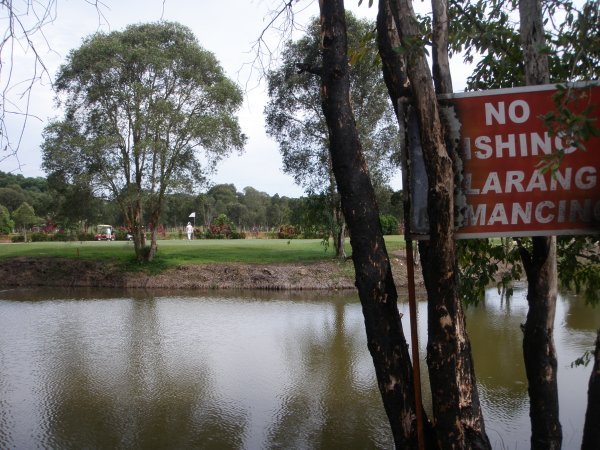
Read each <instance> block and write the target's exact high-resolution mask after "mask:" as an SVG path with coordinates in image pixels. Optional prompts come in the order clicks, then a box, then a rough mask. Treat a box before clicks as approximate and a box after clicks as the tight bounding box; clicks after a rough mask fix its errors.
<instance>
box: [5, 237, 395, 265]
mask: <svg viewBox="0 0 600 450" xmlns="http://www.w3.org/2000/svg"><path fill="white" fill-rule="evenodd" d="M386 245H387V248H388V251H394V250H397V249H399V248H403V247H404V240H403V238H402V237H401V236H386ZM346 251H347V254H348V255H350V254H351V253H352V251H351V248H350V245H349V243H347V248H346ZM19 256H25V257H36V258H39V257H50V258H81V259H87V260H105V261H110V262H114V263H117V264H119V265H121V266H122V267H123V269H124V270H126V271H138V270H144V271H149V272H160V271H162V270H164V269H166V268H169V267H176V266H179V265H188V264H210V263H231V262H242V263H282V262H298V261H322V260H327V259H332V258H333V246H332V245H331V244H330V246H329V249H328V250H327V251H325V247H324V246H323V245H322V242H321V240H320V239H291V240H286V239H240V240H210V239H206V240H204V239H201V240H194V241H187V240H164V241H158V253H157V255H156V258H155V260H154V261H153V262H152V263H150V264H141V263H139V262H137V261H136V260H135V257H134V250H133V243H131V242H124V241H116V242H107V241H102V242H97V241H85V242H30V243H15V244H0V259H7V258H14V257H19Z"/></svg>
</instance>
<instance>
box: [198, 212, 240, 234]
mask: <svg viewBox="0 0 600 450" xmlns="http://www.w3.org/2000/svg"><path fill="white" fill-rule="evenodd" d="M203 237H204V238H205V239H245V238H246V235H245V233H240V232H238V231H237V230H236V229H235V225H234V223H233V222H232V221H231V220H230V219H229V217H227V215H225V214H219V216H218V217H217V218H216V219H215V221H214V222H213V223H212V224H211V225H210V226H209V227H208V229H207V230H206V232H205V233H204V236H203Z"/></svg>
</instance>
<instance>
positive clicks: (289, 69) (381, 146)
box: [265, 13, 400, 256]
mask: <svg viewBox="0 0 600 450" xmlns="http://www.w3.org/2000/svg"><path fill="white" fill-rule="evenodd" d="M346 21H347V27H348V40H349V53H350V54H351V55H352V57H351V60H350V69H349V77H350V84H351V91H350V96H351V99H352V107H353V111H354V113H355V115H356V117H357V129H358V133H359V136H360V139H361V143H362V146H363V153H364V155H365V159H366V160H367V164H368V166H369V170H370V173H371V179H372V180H373V182H374V183H375V184H376V185H385V184H387V182H389V179H390V175H391V173H392V168H393V167H394V166H395V162H394V156H396V157H397V155H398V151H399V145H400V143H399V136H398V133H397V126H396V124H395V123H394V120H393V119H394V118H393V114H392V113H391V111H390V108H389V101H388V99H387V93H386V91H385V86H384V85H383V84H382V83H381V71H380V69H379V65H378V63H377V52H376V51H375V48H373V47H374V46H373V39H372V34H373V29H374V24H372V23H370V22H369V21H366V20H359V19H357V18H355V17H354V16H353V15H352V14H350V13H347V17H346ZM319 42H320V30H319V22H318V20H316V19H315V20H313V21H312V22H311V23H310V25H309V27H308V31H307V33H306V35H305V36H304V37H303V38H301V39H299V40H298V41H290V42H287V43H286V45H285V49H284V52H283V56H282V64H281V66H280V67H279V68H277V69H275V70H272V71H270V72H269V73H268V82H269V97H270V100H269V102H268V104H267V106H266V107H265V113H266V122H267V132H268V133H269V134H270V135H271V136H273V137H274V138H275V139H276V140H277V142H278V143H279V149H280V152H281V154H282V157H283V164H284V171H286V172H287V173H289V174H291V175H292V176H293V177H294V180H295V181H296V183H297V184H299V185H301V186H303V187H304V189H305V190H306V191H307V192H308V193H315V194H321V193H323V194H326V195H327V196H328V199H329V202H330V207H329V210H330V211H331V215H332V220H331V225H332V235H333V236H334V239H335V240H334V245H335V248H336V252H337V254H338V256H342V253H343V248H344V246H343V235H344V218H343V216H342V214H341V211H340V205H339V202H340V197H339V194H338V190H337V186H336V183H335V178H334V176H333V172H332V167H331V159H330V156H329V152H328V145H329V135H328V130H327V125H326V123H325V118H324V117H323V113H322V111H321V108H320V98H319V85H318V84H319V83H318V80H317V79H316V78H315V77H312V76H310V75H309V74H308V73H307V72H305V71H302V70H300V71H299V70H298V67H300V68H302V67H316V66H318V65H320V64H321V55H320V51H319Z"/></svg>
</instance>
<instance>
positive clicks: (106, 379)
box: [0, 287, 600, 449]
mask: <svg viewBox="0 0 600 450" xmlns="http://www.w3.org/2000/svg"><path fill="white" fill-rule="evenodd" d="M400 308H401V311H402V312H403V313H404V318H403V325H404V329H405V334H406V335H407V336H408V335H409V323H408V310H407V305H406V303H405V302H403V303H402V304H401V305H400ZM526 312H527V304H526V300H525V290H524V287H518V288H517V289H516V290H515V296H514V297H513V298H512V299H511V300H509V301H507V300H505V299H502V298H501V297H500V296H499V295H498V293H497V292H496V291H495V290H490V291H488V293H487V295H486V299H485V301H483V302H482V303H481V304H480V305H479V306H478V307H471V308H469V309H468V310H467V327H468V331H469V334H470V337H471V341H472V345H473V354H474V358H475V364H476V372H477V379H478V383H479V390H480V396H481V401H482V406H483V409H484V414H485V420H486V427H487V431H488V435H489V437H490V439H491V440H492V442H493V446H494V448H511V449H514V448H522V449H525V448H529V417H528V399H527V385H526V381H525V374H524V368H523V362H522V356H521V342H522V333H521V330H520V327H519V324H521V323H523V322H524V321H525V315H526ZM425 315H426V304H425V303H424V302H423V301H420V302H419V309H418V317H419V334H420V351H421V358H422V364H421V366H422V368H423V370H424V371H426V364H425V361H424V357H425V336H426V330H425V326H426V317H425ZM599 324H600V311H599V310H598V309H597V308H596V309H591V308H589V307H587V306H585V304H584V302H583V299H581V298H578V297H577V296H574V295H567V294H564V293H563V294H562V295H561V296H560V298H559V301H558V307H557V315H556V345H557V350H558V356H559V375H558V376H559V385H560V413H561V422H562V426H563V433H564V445H563V448H565V449H570V448H578V447H579V446H580V443H581V434H582V428H583V420H584V414H585V407H586V404H587V399H586V395H587V383H588V379H589V375H590V371H591V367H587V368H582V367H578V368H571V367H570V363H571V362H572V361H573V360H575V359H576V358H577V357H579V356H581V355H582V354H583V352H584V351H585V350H588V349H591V348H592V346H593V343H594V339H595V331H594V330H595V329H596V327H598V325H599ZM373 372H374V371H373V367H372V363H371V358H370V356H369V354H368V351H367V348H366V338H365V332H364V325H363V318H362V312H361V307H360V303H359V302H358V299H357V297H356V295H354V294H348V293H346V294H339V293H318V292H317V293H315V292H301V293H284V292H219V291H210V292H202V293H198V292H174V291H171V292H145V291H127V292H125V291H116V290H98V289H95V290H50V289H44V290H26V289H19V290H6V291H0V448H2V449H29V448H34V447H42V448H55V449H56V448H97V449H103V448H232V449H236V448H244V449H262V448H294V449H301V448H344V449H352V448H357V449H366V448H392V439H391V435H390V431H389V427H388V424H387V420H386V417H385V413H384V411H383V408H382V406H381V400H380V398H379V393H378V391H377V387H376V383H375V377H374V373H373ZM423 385H424V391H425V392H424V402H425V403H426V405H428V404H430V395H429V394H428V388H427V379H426V376H424V380H423Z"/></svg>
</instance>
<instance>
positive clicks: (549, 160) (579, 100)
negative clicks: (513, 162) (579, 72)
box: [538, 85, 600, 172]
mask: <svg viewBox="0 0 600 450" xmlns="http://www.w3.org/2000/svg"><path fill="white" fill-rule="evenodd" d="M557 89H558V90H557V92H556V93H555V94H554V96H553V100H554V104H555V105H556V109H554V110H553V111H550V112H548V113H547V114H545V115H544V116H542V119H543V120H544V124H545V126H546V128H547V129H548V132H549V133H550V134H551V135H552V136H561V137H562V139H563V142H564V143H565V145H564V147H561V148H559V149H557V150H556V152H554V153H551V154H549V155H545V156H544V157H542V159H541V161H540V163H539V164H538V167H540V169H541V170H542V172H547V171H550V172H555V171H556V170H558V168H559V167H560V165H561V163H562V161H563V158H564V157H565V150H566V149H568V148H569V147H573V148H575V149H576V150H578V151H584V152H585V151H588V149H587V148H586V146H585V142H586V141H587V140H589V139H590V138H592V137H597V136H600V127H599V126H598V124H597V123H596V122H597V121H598V120H597V117H595V116H594V113H595V112H596V110H597V109H598V105H597V104H594V103H592V102H591V101H590V95H589V89H590V87H581V88H574V87H569V86H564V85H558V86H557ZM578 106H579V107H581V108H577V107H578ZM574 109H580V111H579V112H577V113H576V112H574Z"/></svg>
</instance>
